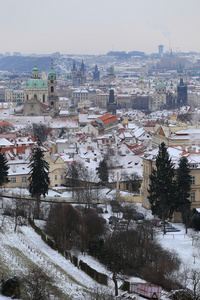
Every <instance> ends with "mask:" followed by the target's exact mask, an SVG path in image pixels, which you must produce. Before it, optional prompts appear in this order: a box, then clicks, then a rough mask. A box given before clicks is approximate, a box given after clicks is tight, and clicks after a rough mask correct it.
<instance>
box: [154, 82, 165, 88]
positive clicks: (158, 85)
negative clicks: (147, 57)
mask: <svg viewBox="0 0 200 300" xmlns="http://www.w3.org/2000/svg"><path fill="white" fill-rule="evenodd" d="M156 88H157V89H164V88H166V85H165V84H164V83H163V82H159V83H158V84H157V85H156Z"/></svg>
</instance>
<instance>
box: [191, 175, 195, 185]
mask: <svg viewBox="0 0 200 300" xmlns="http://www.w3.org/2000/svg"><path fill="white" fill-rule="evenodd" d="M191 185H195V177H194V176H191Z"/></svg>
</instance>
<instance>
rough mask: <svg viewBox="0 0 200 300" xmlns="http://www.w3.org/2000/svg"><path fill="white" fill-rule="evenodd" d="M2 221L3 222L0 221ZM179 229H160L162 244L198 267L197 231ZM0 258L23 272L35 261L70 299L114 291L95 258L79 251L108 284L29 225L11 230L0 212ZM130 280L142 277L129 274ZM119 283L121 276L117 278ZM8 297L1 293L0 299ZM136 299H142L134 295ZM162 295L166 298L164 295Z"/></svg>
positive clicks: (185, 263) (17, 272) (186, 263)
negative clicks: (53, 246)
mask: <svg viewBox="0 0 200 300" xmlns="http://www.w3.org/2000/svg"><path fill="white" fill-rule="evenodd" d="M136 206H138V211H140V212H142V213H143V214H144V215H145V217H146V218H151V217H152V216H151V212H150V211H147V210H145V209H144V208H142V207H141V205H140V204H137V205H136ZM107 210H108V213H106V214H103V216H104V217H105V218H106V219H108V217H109V216H110V215H111V210H110V207H107ZM2 221H3V226H1V225H2ZM173 225H174V226H175V227H176V228H178V229H179V230H180V231H179V232H170V233H167V234H166V235H163V234H162V231H161V230H159V232H158V238H159V241H160V243H161V244H162V245H163V247H164V248H166V249H169V250H172V251H176V252H177V253H178V255H179V257H180V259H181V262H182V267H181V269H184V266H187V267H188V268H190V269H197V270H198V269H200V252H199V246H200V243H199V240H200V235H199V233H197V232H196V233H195V232H194V231H193V230H191V229H189V230H188V234H187V235H186V234H185V228H184V226H183V225H182V224H173ZM0 227H1V228H0V261H2V262H4V264H5V265H7V266H9V270H10V271H11V273H12V274H15V275H22V274H26V273H28V270H29V268H30V265H37V266H39V267H42V269H43V270H44V271H45V272H46V274H48V275H49V276H50V277H51V278H53V280H54V283H55V285H56V286H57V287H58V288H59V289H60V290H61V291H62V292H63V293H64V294H66V295H69V296H70V299H79V300H82V299H86V300H87V299H90V293H91V292H94V291H95V290H98V291H102V289H103V290H105V292H106V293H108V294H114V283H113V281H112V273H111V272H110V271H109V270H107V269H106V268H105V266H103V265H101V264H100V263H99V262H98V261H97V260H96V259H94V258H92V257H90V256H82V255H79V259H82V260H83V261H85V262H86V263H88V264H89V265H90V266H91V267H92V268H94V269H96V270H97V271H99V272H101V273H104V274H106V275H108V277H109V280H108V287H106V286H103V287H102V286H101V285H99V284H98V283H97V282H96V281H94V280H93V279H91V278H90V277H89V276H88V275H86V274H85V273H84V272H82V271H81V270H80V269H78V268H77V267H75V266H74V265H73V264H72V263H71V262H70V261H69V260H67V259H65V258H64V257H63V256H62V255H61V254H59V253H58V252H57V251H54V250H52V249H51V248H50V247H48V246H47V245H46V244H45V243H44V242H43V241H42V239H41V237H40V236H39V235H37V234H36V233H35V231H34V230H33V229H32V228H31V227H29V226H18V228H17V231H16V233H15V232H14V221H13V219H12V218H11V217H5V218H4V220H3V216H2V215H1V213H0ZM132 280H133V281H141V279H137V278H132ZM118 283H119V285H120V280H119V282H118ZM6 299H9V298H7V297H3V296H0V300H6ZM136 299H138V300H139V299H142V298H141V297H139V296H136ZM162 299H167V297H166V296H163V297H162Z"/></svg>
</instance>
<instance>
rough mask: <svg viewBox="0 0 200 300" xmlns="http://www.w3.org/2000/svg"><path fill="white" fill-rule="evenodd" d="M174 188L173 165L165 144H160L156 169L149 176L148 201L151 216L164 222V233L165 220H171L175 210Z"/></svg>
mask: <svg viewBox="0 0 200 300" xmlns="http://www.w3.org/2000/svg"><path fill="white" fill-rule="evenodd" d="M175 188H176V187H175V182H174V168H173V164H172V161H171V159H170V158H169V154H168V151H167V148H166V146H165V143H162V144H161V145H160V146H159V151H158V155H157V157H156V168H155V169H153V171H152V174H151V175H150V185H149V189H148V192H149V196H148V200H149V202H150V204H151V210H152V214H153V215H157V216H158V217H159V218H160V219H162V220H163V221H164V233H165V220H166V219H168V218H172V215H173V212H174V210H175Z"/></svg>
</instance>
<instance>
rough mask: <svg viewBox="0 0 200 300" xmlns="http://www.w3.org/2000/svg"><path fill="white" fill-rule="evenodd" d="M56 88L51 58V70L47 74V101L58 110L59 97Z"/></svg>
mask: <svg viewBox="0 0 200 300" xmlns="http://www.w3.org/2000/svg"><path fill="white" fill-rule="evenodd" d="M56 88H57V81H56V73H55V71H54V68H53V60H51V71H50V73H49V75H48V102H49V105H50V106H51V107H52V108H53V109H54V110H55V111H58V106H59V97H58V94H57V90H56Z"/></svg>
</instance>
